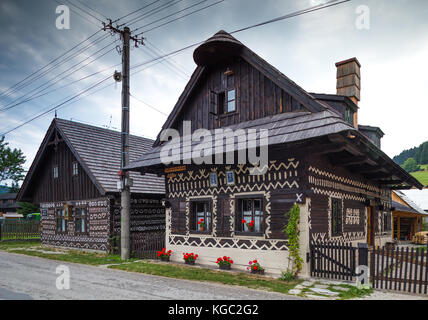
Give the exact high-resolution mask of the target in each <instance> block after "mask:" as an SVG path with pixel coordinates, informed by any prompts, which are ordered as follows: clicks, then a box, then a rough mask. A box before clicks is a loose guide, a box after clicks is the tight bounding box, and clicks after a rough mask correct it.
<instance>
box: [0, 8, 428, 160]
mask: <svg viewBox="0 0 428 320" xmlns="http://www.w3.org/2000/svg"><path fill="white" fill-rule="evenodd" d="M325 1H326V0H325ZM325 1H321V0H264V1H260V0H224V1H221V2H219V0H206V1H202V0H181V1H180V0H175V1H172V0H159V1H156V3H154V4H152V5H151V6H148V7H147V8H146V9H144V10H142V11H138V12H137V13H135V14H133V15H131V16H129V17H126V18H124V19H122V20H121V22H129V21H130V20H133V19H136V18H138V17H141V18H140V19H138V21H135V22H134V23H132V24H130V28H131V30H135V29H136V28H140V29H139V31H145V32H144V36H145V37H146V39H147V41H146V46H144V47H140V48H135V49H133V50H132V51H131V66H134V65H137V64H142V63H144V62H148V61H150V59H152V58H153V57H154V56H159V55H160V54H162V53H169V52H172V51H174V50H177V49H180V48H183V47H185V46H187V45H191V44H194V43H197V42H199V41H202V40H205V39H207V38H209V37H210V36H211V35H213V34H214V33H216V32H217V31H219V30H221V29H224V30H226V31H229V32H230V31H233V30H236V29H240V28H242V27H246V26H249V25H253V24H255V23H258V22H263V21H266V20H269V19H272V18H275V17H278V16H281V15H285V14H288V13H291V12H294V11H296V10H301V9H306V8H308V7H310V6H313V5H317V4H320V3H323V2H325ZM153 2H154V1H153V0H144V1H141V0H123V1H113V0H87V1H85V0H67V1H62V0H58V1H56V0H34V1H28V0H0V30H1V31H0V46H1V48H2V50H1V51H0V72H1V74H2V75H1V77H0V110H1V109H4V108H8V110H3V111H0V134H2V133H4V132H7V131H9V130H10V129H13V128H15V127H16V126H18V125H20V124H22V123H23V122H25V121H26V120H28V119H31V118H32V117H33V116H35V115H38V114H40V113H42V112H44V111H46V110H49V109H52V108H53V107H55V106H56V105H58V104H60V103H62V102H64V101H66V100H67V99H68V98H70V97H72V96H73V95H75V94H77V93H79V92H81V91H83V90H85V89H87V88H89V87H91V86H93V85H94V84H96V83H97V82H99V81H101V80H102V79H104V78H106V77H108V76H109V75H112V74H113V71H114V70H115V69H118V70H120V66H116V67H115V65H117V64H120V62H121V57H120V55H119V54H118V52H117V51H116V49H115V47H116V46H117V45H119V44H120V41H119V39H118V38H117V37H114V36H111V35H109V34H108V33H105V32H98V33H97V34H96V35H95V36H93V37H92V38H91V39H90V40H91V41H94V42H95V44H93V45H92V46H90V47H88V48H86V49H85V50H82V52H81V53H80V54H79V55H76V56H75V57H72V58H70V59H69V61H66V62H64V63H61V64H58V65H56V66H55V67H53V68H52V70H49V71H48V72H46V74H45V75H43V77H40V78H39V79H34V78H29V79H32V81H27V82H28V83H26V82H24V83H22V85H21V86H19V87H17V88H16V90H12V91H8V89H9V88H10V87H11V86H13V85H14V84H16V83H18V82H19V81H21V80H23V79H25V78H26V77H27V76H29V75H30V74H32V73H33V72H35V71H36V70H38V69H39V68H41V67H43V66H44V65H46V64H47V63H48V62H50V61H52V60H54V59H55V58H57V57H58V56H60V55H61V54H63V53H64V52H66V51H67V50H69V49H71V48H73V47H74V46H75V45H76V44H78V43H79V42H81V41H82V40H84V39H86V38H88V37H89V36H91V35H92V34H94V33H95V32H97V31H98V30H99V29H100V24H101V23H100V21H99V20H105V18H106V17H107V18H112V19H113V20H114V19H117V18H119V17H122V16H124V15H126V14H128V13H130V12H132V11H134V10H137V9H138V8H141V7H142V6H143V5H146V4H147V5H148V4H150V3H153ZM216 2H219V3H217V4H215V3H216ZM60 4H64V5H68V7H69V8H70V10H71V11H70V29H69V30H58V29H57V28H56V23H55V22H56V19H57V17H58V16H59V14H56V12H55V11H56V8H57V7H58V6H59V5H60ZM73 4H74V6H73ZM85 4H86V5H87V6H88V7H90V8H92V9H94V11H91V10H90V9H89V8H88V7H86V6H85ZM211 4H213V5H212V6H210V5H211ZM192 5H196V6H193V7H191V8H189V9H186V8H188V7H190V6H192ZM362 5H364V6H365V7H364V8H366V9H369V11H364V12H366V13H368V17H369V20H367V19H366V20H365V21H366V22H369V25H367V26H368V29H361V28H357V26H356V21H357V20H358V19H359V17H360V15H361V11H359V10H358V9H359V7H360V6H362ZM162 6H168V7H167V8H165V9H163V10H161V11H159V12H157V13H156V8H163V7H162ZM206 6H210V7H209V8H206V9H203V10H202V8H204V7H206ZM77 7H80V8H81V9H83V10H84V11H86V12H83V11H81V10H79V9H78V8H77ZM198 9H201V11H199V12H195V13H193V14H191V15H188V16H187V17H184V18H182V19H179V20H177V21H175V22H172V23H168V24H166V25H164V26H160V25H161V24H163V23H165V22H168V21H170V20H171V19H174V18H176V17H180V16H182V15H185V14H187V13H191V12H192V11H195V10H198ZM180 10H183V11H182V12H181V13H178V14H176V15H173V14H174V13H177V12H178V11H180ZM427 10H428V3H427V1H425V0H407V1H406V0H364V1H362V0H352V1H349V2H346V3H343V4H340V5H338V6H334V7H330V8H327V9H323V10H320V11H316V12H312V13H308V14H305V15H301V16H298V17H294V18H291V19H287V20H283V21H279V22H276V23H273V24H269V25H265V26H262V27H258V28H254V29H251V30H248V31H244V32H241V33H237V34H236V35H235V36H236V37H237V38H238V39H239V40H240V41H241V42H243V43H244V44H246V45H247V46H248V47H250V48H251V49H252V50H254V51H255V52H256V53H258V54H259V55H260V56H262V57H263V58H264V59H265V60H267V61H268V62H269V63H271V64H272V65H273V66H275V67H276V68H278V69H279V70H281V71H282V72H283V73H284V74H286V75H287V76H288V77H290V78H291V79H292V80H294V81H295V82H296V83H298V84H299V85H300V86H301V87H303V88H304V89H305V90H307V91H308V92H319V93H335V90H336V89H335V84H336V83H335V81H336V80H335V75H336V74H335V72H336V69H335V65H334V63H335V62H337V61H341V60H344V59H347V58H351V57H357V58H358V60H359V61H360V62H361V65H362V68H361V74H362V79H361V83H362V89H361V102H360V105H359V106H360V110H359V123H360V124H365V125H373V126H379V127H381V129H382V130H383V131H384V132H385V137H384V138H383V140H382V149H383V150H384V151H385V152H386V153H387V154H388V155H389V156H391V157H393V156H394V155H396V154H398V153H399V152H401V151H402V150H403V149H405V148H410V147H413V146H417V145H419V144H420V143H422V142H424V141H426V140H428V132H427V130H426V122H427V119H428V105H427V102H426V99H425V96H424V95H425V94H426V92H427V88H428V77H427V76H426V74H427V70H428V59H427V58H426V57H428V37H427V36H426V35H427V34H428V19H426V12H428V11H427ZM88 13H90V15H89V14H88ZM143 13H145V16H142V14H143ZM170 15H171V16H170ZM167 16H170V17H169V18H166V17H167ZM162 18H164V19H162ZM130 22H132V21H130ZM157 26H159V27H157ZM153 27H157V28H156V29H153V30H150V29H152V28H153ZM89 43H90V42H85V43H84V44H83V45H82V46H80V47H79V48H84V46H85V45H86V46H88V44H89ZM77 50H78V48H77V49H76V50H75V51H73V52H77ZM192 53H193V49H189V50H185V51H183V52H180V53H179V54H177V55H175V56H174V57H173V58H172V59H168V60H167V61H163V62H162V63H156V64H153V63H151V64H146V65H143V66H142V67H140V68H136V69H134V72H137V73H136V74H134V75H133V76H132V78H131V93H132V94H133V95H134V96H135V97H136V98H137V99H138V100H137V99H134V98H131V133H133V134H136V135H141V136H145V137H150V138H155V137H156V135H157V133H158V132H159V130H160V128H161V126H162V124H163V123H164V121H165V119H166V116H165V115H164V114H168V113H169V112H170V111H171V110H172V108H173V107H174V104H175V102H176V101H177V99H178V97H179V95H180V93H181V92H182V90H183V88H184V86H185V84H186V82H187V81H188V79H189V78H190V75H191V73H192V72H193V70H194V68H195V64H194V62H193V59H192ZM65 57H67V56H65ZM65 57H64V58H65ZM64 58H63V59H64ZM58 61H59V60H58ZM79 63H80V64H79ZM46 70H47V68H46V69H44V70H43V71H46ZM97 72H99V73H97ZM94 73H97V74H95V75H94ZM85 77H87V78H86V79H84V80H80V79H82V78H85ZM78 80H79V81H78ZM25 84H27V85H25ZM24 85H25V86H24ZM2 93H3V94H2ZM45 93H46V94H45ZM120 94H121V87H120V84H119V85H117V86H116V85H115V84H114V81H113V79H112V78H111V77H110V79H108V80H107V81H106V82H104V83H103V84H101V85H100V86H97V87H94V88H93V89H92V90H91V91H88V92H87V93H86V94H85V95H83V97H81V98H80V99H78V100H76V101H75V102H74V103H72V104H64V105H62V106H61V107H58V109H57V113H58V117H60V118H64V119H73V120H75V121H81V122H85V123H89V124H93V125H97V126H107V127H110V128H113V129H118V128H119V127H120V112H121V109H120ZM39 95H42V96H40V97H38V96H39ZM30 98H34V99H31V100H30V101H27V102H25V103H21V104H18V105H16V106H14V105H15V104H17V103H19V102H21V101H25V100H27V99H30ZM147 104H148V105H150V106H151V107H154V108H155V109H157V110H159V111H160V112H159V111H156V110H154V109H153V108H150V107H149V106H148V105H147ZM11 106H13V107H12V108H11ZM53 117H54V112H53V111H52V112H49V113H47V114H46V115H44V116H43V117H40V118H38V119H37V120H35V121H32V122H30V123H29V124H26V125H24V126H22V127H20V128H19V129H17V130H14V131H12V132H11V133H8V134H7V135H6V141H8V142H9V143H10V145H11V146H12V147H17V148H21V149H22V150H23V151H24V153H25V154H26V156H27V163H26V165H25V167H26V168H28V167H29V166H30V165H31V162H32V160H33V159H34V156H35V154H36V152H37V149H38V147H39V145H40V143H41V141H42V139H43V136H44V134H45V132H46V130H47V128H48V127H49V124H50V123H51V121H52V119H53Z"/></svg>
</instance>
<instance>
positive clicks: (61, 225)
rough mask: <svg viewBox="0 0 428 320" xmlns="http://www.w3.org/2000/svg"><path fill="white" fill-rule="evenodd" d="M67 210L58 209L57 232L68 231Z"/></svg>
mask: <svg viewBox="0 0 428 320" xmlns="http://www.w3.org/2000/svg"><path fill="white" fill-rule="evenodd" d="M65 218H66V216H65V210H64V208H62V209H56V231H57V233H66V232H67V222H66V219H65Z"/></svg>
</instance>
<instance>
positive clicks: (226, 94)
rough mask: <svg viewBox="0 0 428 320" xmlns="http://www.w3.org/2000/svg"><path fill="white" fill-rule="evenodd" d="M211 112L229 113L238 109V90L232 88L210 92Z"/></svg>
mask: <svg viewBox="0 0 428 320" xmlns="http://www.w3.org/2000/svg"><path fill="white" fill-rule="evenodd" d="M210 96H211V98H210V100H211V102H210V104H211V112H212V113H213V114H216V115H221V114H227V113H230V112H235V111H236V90H235V89H230V90H225V91H221V92H219V93H217V94H216V93H215V92H212V91H211V93H210Z"/></svg>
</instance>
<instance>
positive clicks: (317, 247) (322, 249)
mask: <svg viewBox="0 0 428 320" xmlns="http://www.w3.org/2000/svg"><path fill="white" fill-rule="evenodd" d="M356 253H357V248H356V247H353V246H352V244H351V243H336V242H324V243H311V244H310V271H311V277H318V278H329V279H339V280H347V281H352V280H353V277H355V275H356V274H355V271H356Z"/></svg>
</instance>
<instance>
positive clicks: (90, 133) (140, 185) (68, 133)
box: [18, 119, 165, 199]
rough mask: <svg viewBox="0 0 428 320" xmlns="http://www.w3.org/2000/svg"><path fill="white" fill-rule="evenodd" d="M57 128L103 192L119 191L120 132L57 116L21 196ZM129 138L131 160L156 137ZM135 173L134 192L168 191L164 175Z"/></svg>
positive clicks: (26, 179) (156, 192)
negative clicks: (151, 138)
mask: <svg viewBox="0 0 428 320" xmlns="http://www.w3.org/2000/svg"><path fill="white" fill-rule="evenodd" d="M55 130H57V131H58V133H59V134H60V135H61V137H62V139H64V142H65V143H66V145H67V146H68V148H69V149H70V150H71V152H72V153H73V155H74V156H75V157H76V159H77V161H78V162H79V164H80V165H81V167H82V168H83V169H84V170H85V172H86V173H87V174H88V176H89V178H90V179H91V180H92V182H93V183H94V184H95V186H96V187H97V189H98V190H99V192H100V193H101V194H102V195H105V194H106V193H115V192H118V190H117V181H118V175H117V173H118V171H119V170H120V162H121V161H120V155H121V150H120V148H121V139H120V132H117V131H113V130H109V129H105V128H99V127H95V126H91V125H87V124H83V123H79V122H74V121H69V120H63V119H54V120H53V121H52V123H51V125H50V127H49V129H48V131H47V133H46V135H45V138H44V139H43V142H42V144H41V145H40V148H39V150H38V152H37V154H36V157H35V159H34V161H33V163H32V165H31V167H30V170H29V171H28V174H27V176H26V177H25V180H24V183H23V184H22V187H21V190H20V192H19V194H18V199H20V198H21V197H22V196H23V194H24V193H25V190H26V189H27V187H28V185H29V184H30V183H31V180H32V176H33V174H34V172H35V171H36V170H37V166H38V164H39V161H40V159H41V158H42V156H43V155H44V153H45V152H46V151H47V150H46V147H47V145H48V142H49V141H50V138H51V137H52V135H53V134H54V132H55ZM129 142H130V154H129V158H130V161H133V160H136V159H137V158H138V157H139V156H141V154H144V153H145V152H147V151H149V150H150V149H151V145H152V144H153V140H150V139H147V138H143V137H138V136H134V135H130V137H129ZM131 177H132V178H133V180H134V186H133V187H131V192H133V193H153V194H164V193H165V187H164V179H163V177H158V176H156V175H145V176H140V175H138V174H135V173H134V174H132V173H131Z"/></svg>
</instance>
